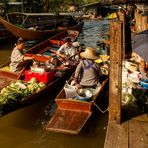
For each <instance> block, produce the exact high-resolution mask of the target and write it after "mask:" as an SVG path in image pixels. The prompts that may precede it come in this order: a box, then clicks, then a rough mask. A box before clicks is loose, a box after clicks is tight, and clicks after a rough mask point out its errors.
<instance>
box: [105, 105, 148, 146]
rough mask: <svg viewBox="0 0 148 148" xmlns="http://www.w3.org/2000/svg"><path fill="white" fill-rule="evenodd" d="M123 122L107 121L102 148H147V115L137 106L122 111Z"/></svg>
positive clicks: (130, 106)
mask: <svg viewBox="0 0 148 148" xmlns="http://www.w3.org/2000/svg"><path fill="white" fill-rule="evenodd" d="M123 110H124V111H123V113H124V115H123V118H124V121H123V122H122V123H121V124H117V123H116V122H114V121H109V123H108V128H107V133H106V139H105V145H104V148H148V113H146V112H143V111H141V110H139V108H138V106H137V104H132V105H129V106H128V107H125V108H124V109H123Z"/></svg>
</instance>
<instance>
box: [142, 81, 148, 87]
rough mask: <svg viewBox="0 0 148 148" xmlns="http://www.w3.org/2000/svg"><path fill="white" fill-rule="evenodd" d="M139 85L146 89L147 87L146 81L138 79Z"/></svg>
mask: <svg viewBox="0 0 148 148" xmlns="http://www.w3.org/2000/svg"><path fill="white" fill-rule="evenodd" d="M140 85H141V86H142V87H144V88H146V89H148V83H147V82H143V81H140Z"/></svg>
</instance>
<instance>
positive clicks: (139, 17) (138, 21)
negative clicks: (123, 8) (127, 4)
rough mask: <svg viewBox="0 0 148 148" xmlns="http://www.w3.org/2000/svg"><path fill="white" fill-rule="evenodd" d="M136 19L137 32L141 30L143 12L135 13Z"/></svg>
mask: <svg viewBox="0 0 148 148" xmlns="http://www.w3.org/2000/svg"><path fill="white" fill-rule="evenodd" d="M135 20H136V33H138V32H141V30H142V29H141V14H140V13H139V12H138V11H137V12H136V13H135Z"/></svg>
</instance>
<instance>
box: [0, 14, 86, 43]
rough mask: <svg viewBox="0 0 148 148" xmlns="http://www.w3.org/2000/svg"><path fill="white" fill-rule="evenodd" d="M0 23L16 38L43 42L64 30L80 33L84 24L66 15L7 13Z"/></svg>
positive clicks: (0, 19)
mask: <svg viewBox="0 0 148 148" xmlns="http://www.w3.org/2000/svg"><path fill="white" fill-rule="evenodd" d="M0 22H1V23H2V24H3V25H4V26H5V28H6V29H7V30H8V31H10V32H11V33H12V34H13V35H14V36H16V37H22V38H23V39H26V40H45V39H47V38H49V37H52V36H54V35H55V34H57V33H59V32H62V31H64V30H77V31H79V32H81V31H82V26H83V24H84V22H83V21H82V20H77V19H74V16H73V15H71V14H66V13H58V14H57V13H16V12H15V13H9V14H7V20H5V19H3V18H1V17H0Z"/></svg>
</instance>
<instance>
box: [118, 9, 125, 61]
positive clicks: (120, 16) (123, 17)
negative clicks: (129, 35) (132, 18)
mask: <svg viewBox="0 0 148 148" xmlns="http://www.w3.org/2000/svg"><path fill="white" fill-rule="evenodd" d="M118 18H119V21H122V23H123V33H122V36H123V57H122V59H124V58H125V50H126V49H125V48H126V45H125V21H126V20H125V12H124V11H119V12H118Z"/></svg>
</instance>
